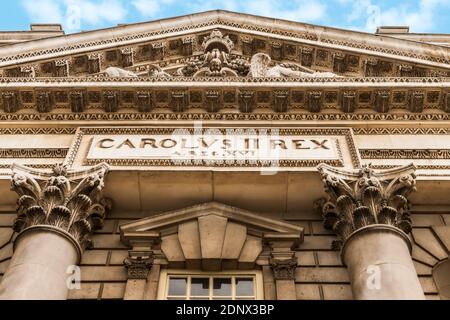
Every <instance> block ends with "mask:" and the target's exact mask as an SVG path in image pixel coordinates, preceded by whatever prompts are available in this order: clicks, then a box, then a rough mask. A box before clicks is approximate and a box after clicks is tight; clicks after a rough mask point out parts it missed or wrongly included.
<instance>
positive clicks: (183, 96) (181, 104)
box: [170, 91, 189, 112]
mask: <svg viewBox="0 0 450 320" xmlns="http://www.w3.org/2000/svg"><path fill="white" fill-rule="evenodd" d="M188 106H189V95H188V93H187V91H172V92H171V95H170V108H171V109H172V111H173V112H184V111H186V110H187V109H188Z"/></svg>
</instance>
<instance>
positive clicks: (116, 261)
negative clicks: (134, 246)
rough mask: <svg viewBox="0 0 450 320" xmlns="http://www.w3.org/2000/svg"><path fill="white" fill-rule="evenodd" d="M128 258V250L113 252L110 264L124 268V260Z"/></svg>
mask: <svg viewBox="0 0 450 320" xmlns="http://www.w3.org/2000/svg"><path fill="white" fill-rule="evenodd" d="M126 257H128V251H127V250H112V251H111V259H110V261H109V264H110V265H119V266H122V265H123V260H125V258H126Z"/></svg>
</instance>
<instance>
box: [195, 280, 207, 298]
mask: <svg viewBox="0 0 450 320" xmlns="http://www.w3.org/2000/svg"><path fill="white" fill-rule="evenodd" d="M208 289H209V278H192V279H191V296H208V295H209V290H208Z"/></svg>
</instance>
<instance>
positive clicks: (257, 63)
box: [249, 53, 337, 78]
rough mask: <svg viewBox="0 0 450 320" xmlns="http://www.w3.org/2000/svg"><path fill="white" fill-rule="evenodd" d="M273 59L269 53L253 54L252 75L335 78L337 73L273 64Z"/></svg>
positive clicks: (255, 76) (254, 76)
mask: <svg viewBox="0 0 450 320" xmlns="http://www.w3.org/2000/svg"><path fill="white" fill-rule="evenodd" d="M271 62H272V59H271V58H270V56H269V55H268V54H265V53H257V54H255V55H253V57H252V60H251V62H250V73H249V74H250V76H251V77H253V78H259V77H269V78H281V77H305V78H311V77H313V78H314V77H315V78H334V77H337V75H336V74H334V73H332V72H314V71H313V70H309V69H307V68H305V67H302V66H300V65H283V64H278V65H275V66H271Z"/></svg>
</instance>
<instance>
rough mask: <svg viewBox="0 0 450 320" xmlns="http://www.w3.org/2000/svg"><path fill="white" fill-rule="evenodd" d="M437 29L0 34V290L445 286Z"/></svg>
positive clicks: (59, 295)
mask: <svg viewBox="0 0 450 320" xmlns="http://www.w3.org/2000/svg"><path fill="white" fill-rule="evenodd" d="M449 40H450V37H449V36H447V35H418V34H411V33H409V31H408V30H407V29H406V28H380V29H379V30H378V31H377V33H376V34H366V33H360V32H354V31H346V30H339V29H333V28H328V27H319V26H313V25H307V24H302V23H296V22H289V21H282V20H276V19H270V18H263V17H257V16H251V15H245V14H238V13H232V12H226V11H210V12H204V13H198V14H194V15H190V16H184V17H177V18H172V19H165V20H160V21H155V22H148V23H140V24H132V25H122V26H118V27H115V28H110V29H105V30H97V31H91V32H83V33H79V34H71V35H64V33H63V31H62V30H61V29H60V28H58V27H57V26H52V25H48V26H45V25H40V26H34V30H32V31H30V32H29V33H28V34H27V33H21V34H20V37H19V36H18V35H17V34H15V33H0V43H1V46H0V133H1V134H0V190H1V192H0V194H1V197H0V277H1V282H0V299H66V298H67V299H138V300H139V299H147V300H154V299H217V298H226V299H291V300H295V299H298V300H302V299H317V300H319V299H323V300H331V299H449V298H450V260H449V252H450V196H449V191H450V48H449V47H448V44H449V43H450V41H449ZM78 280H79V281H78Z"/></svg>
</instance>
